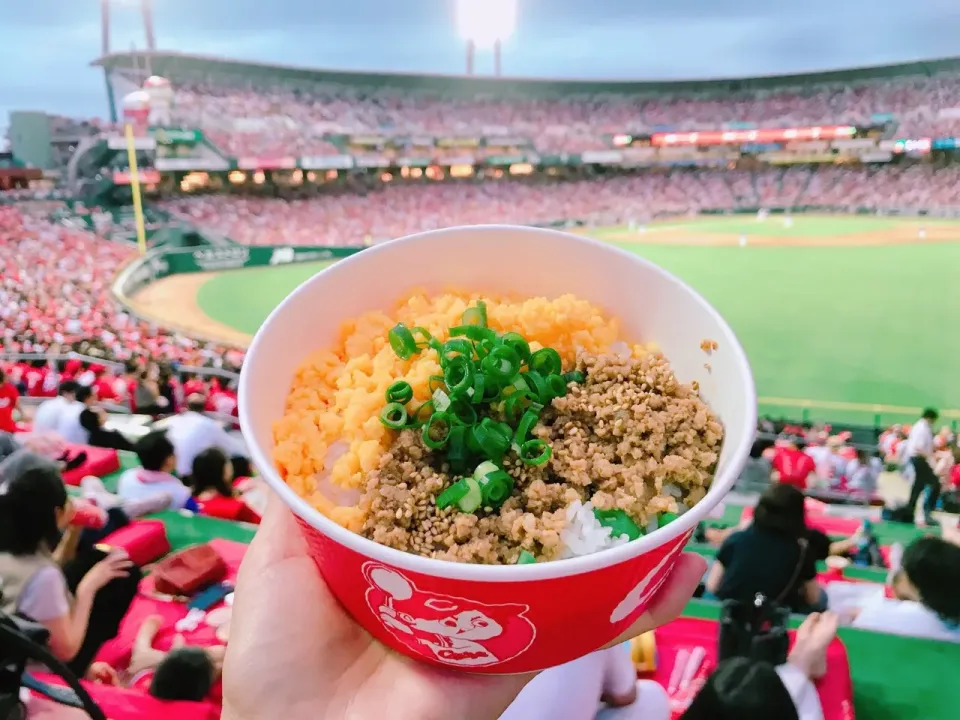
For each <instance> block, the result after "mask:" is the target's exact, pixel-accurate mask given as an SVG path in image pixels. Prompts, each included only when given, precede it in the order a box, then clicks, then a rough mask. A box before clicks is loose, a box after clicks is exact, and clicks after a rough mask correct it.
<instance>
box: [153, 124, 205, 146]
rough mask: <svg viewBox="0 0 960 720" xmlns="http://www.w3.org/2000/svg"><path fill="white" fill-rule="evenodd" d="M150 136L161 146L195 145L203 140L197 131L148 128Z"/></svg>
mask: <svg viewBox="0 0 960 720" xmlns="http://www.w3.org/2000/svg"><path fill="white" fill-rule="evenodd" d="M150 134H151V135H152V136H153V137H154V138H155V139H156V141H157V142H158V143H160V144H161V145H196V144H197V143H198V142H200V141H201V140H202V139H203V134H202V133H201V132H200V131H199V130H184V129H182V128H162V127H157V128H150Z"/></svg>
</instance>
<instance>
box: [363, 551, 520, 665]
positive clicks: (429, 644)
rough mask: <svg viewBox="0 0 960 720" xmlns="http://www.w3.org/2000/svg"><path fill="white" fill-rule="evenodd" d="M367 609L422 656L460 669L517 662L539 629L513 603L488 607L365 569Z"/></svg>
mask: <svg viewBox="0 0 960 720" xmlns="http://www.w3.org/2000/svg"><path fill="white" fill-rule="evenodd" d="M363 575H364V577H365V578H366V579H367V582H368V583H369V587H368V589H367V593H366V600H367V606H368V607H369V608H370V610H371V612H373V614H374V615H376V616H377V617H378V618H379V619H380V622H382V623H383V626H384V627H385V628H386V629H387V630H389V631H390V633H391V634H392V635H393V636H394V637H396V638H397V639H398V640H399V641H400V642H402V643H403V644H404V645H406V646H407V647H409V648H410V649H411V650H413V651H414V652H416V653H417V654H419V655H423V656H425V657H427V658H432V659H433V660H436V661H437V662H441V663H444V664H445V665H454V666H456V667H482V666H485V665H496V664H498V663H503V662H506V661H507V660H512V659H513V658H515V657H517V656H518V655H520V654H521V653H523V652H524V651H525V650H526V649H527V648H529V647H530V645H531V644H532V643H533V639H534V638H535V637H536V634H537V631H536V628H535V627H534V626H533V623H531V622H530V621H529V620H528V619H527V618H526V617H525V615H524V613H526V612H527V611H528V610H529V609H530V608H529V607H528V606H526V605H518V604H513V603H508V604H503V605H488V604H485V603H480V602H476V601H473V600H466V599H464V598H459V597H454V596H452V595H440V594H439V593H433V592H427V591H425V590H420V589H419V588H417V586H416V585H414V584H413V582H411V581H410V580H408V579H407V578H406V577H404V576H403V575H401V574H400V573H399V572H397V571H396V570H392V569H390V568H387V567H384V566H383V565H379V564H377V563H367V564H366V565H364V566H363Z"/></svg>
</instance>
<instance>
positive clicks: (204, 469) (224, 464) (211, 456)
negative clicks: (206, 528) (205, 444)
mask: <svg viewBox="0 0 960 720" xmlns="http://www.w3.org/2000/svg"><path fill="white" fill-rule="evenodd" d="M233 479H234V478H233V464H232V463H231V462H230V458H228V457H227V454H226V453H225V452H223V450H221V449H220V448H216V447H211V448H207V449H206V450H204V451H203V452H201V453H200V454H199V455H197V456H196V457H195V458H194V459H193V472H192V473H191V474H190V477H189V478H187V484H188V485H189V486H190V489H191V491H192V492H193V497H194V499H195V500H196V501H197V505H199V506H200V512H201V513H203V514H204V515H209V516H211V517H218V518H222V519H223V520H233V521H237V522H247V523H253V524H254V525H259V524H260V514H259V513H258V512H256V511H255V510H254V509H253V508H252V507H250V505H249V504H247V502H245V500H244V497H243V495H242V493H241V492H240V491H239V489H238V488H237V487H235V486H234V485H233ZM248 479H249V478H248Z"/></svg>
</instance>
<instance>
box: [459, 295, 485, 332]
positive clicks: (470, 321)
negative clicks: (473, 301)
mask: <svg viewBox="0 0 960 720" xmlns="http://www.w3.org/2000/svg"><path fill="white" fill-rule="evenodd" d="M462 323H463V324H464V325H480V326H481V327H486V326H487V304H486V303H485V302H483V300H481V301H479V302H478V303H477V306H476V307H472V308H467V309H466V310H464V311H463V319H462Z"/></svg>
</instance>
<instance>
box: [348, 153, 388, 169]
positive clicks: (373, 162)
mask: <svg viewBox="0 0 960 720" xmlns="http://www.w3.org/2000/svg"><path fill="white" fill-rule="evenodd" d="M353 163H354V165H355V166H356V167H358V168H380V167H390V158H388V157H386V156H385V155H357V156H354V158H353Z"/></svg>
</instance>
